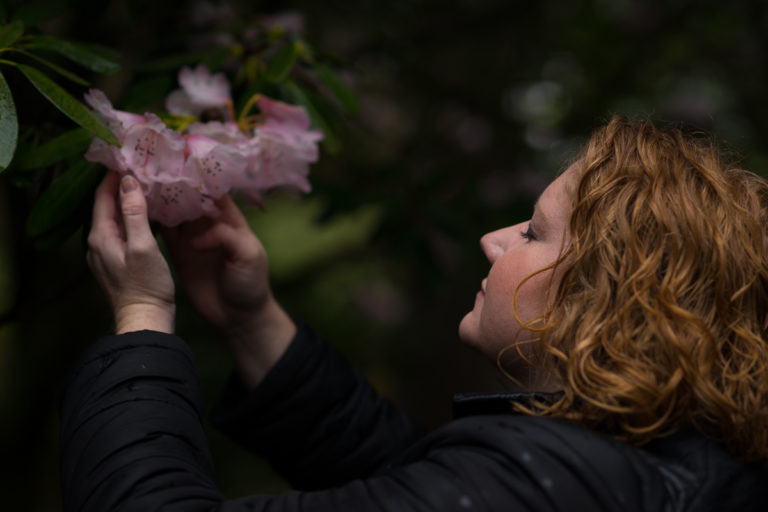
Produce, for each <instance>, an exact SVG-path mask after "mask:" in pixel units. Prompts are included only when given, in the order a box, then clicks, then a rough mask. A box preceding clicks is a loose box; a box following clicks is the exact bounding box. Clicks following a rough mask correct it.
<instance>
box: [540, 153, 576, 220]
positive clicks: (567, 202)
mask: <svg viewBox="0 0 768 512" xmlns="http://www.w3.org/2000/svg"><path fill="white" fill-rule="evenodd" d="M578 178H579V173H578V168H577V167H576V164H573V165H571V166H570V167H569V168H568V169H566V170H565V172H564V173H562V174H561V175H560V176H558V177H557V178H556V179H555V180H554V181H553V182H552V183H550V184H549V186H548V187H547V188H546V189H545V190H544V192H542V194H541V197H539V200H538V202H537V207H538V209H539V210H541V212H542V213H543V214H544V215H546V216H547V218H548V219H549V220H550V221H556V222H560V223H565V222H566V221H567V220H568V217H569V216H570V212H571V201H572V198H573V190H574V188H575V187H576V182H577V180H578Z"/></svg>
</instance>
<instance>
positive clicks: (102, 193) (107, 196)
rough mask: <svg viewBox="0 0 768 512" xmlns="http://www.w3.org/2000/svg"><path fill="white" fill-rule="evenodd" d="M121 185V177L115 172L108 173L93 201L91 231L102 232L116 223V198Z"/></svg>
mask: <svg viewBox="0 0 768 512" xmlns="http://www.w3.org/2000/svg"><path fill="white" fill-rule="evenodd" d="M118 183H120V175H119V174H118V173H116V172H114V171H108V172H107V174H106V175H105V176H104V179H103V180H101V184H100V185H99V187H98V188H97V189H96V193H95V195H94V201H93V220H92V224H91V230H93V231H101V230H103V229H104V228H105V226H111V224H113V223H114V222H115V213H116V211H117V208H116V206H115V196H116V195H117V186H118Z"/></svg>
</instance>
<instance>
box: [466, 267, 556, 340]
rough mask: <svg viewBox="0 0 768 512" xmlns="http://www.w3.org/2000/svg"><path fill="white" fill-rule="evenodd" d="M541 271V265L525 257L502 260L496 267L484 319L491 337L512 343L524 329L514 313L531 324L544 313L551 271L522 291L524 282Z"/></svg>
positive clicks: (491, 276)
mask: <svg viewBox="0 0 768 512" xmlns="http://www.w3.org/2000/svg"><path fill="white" fill-rule="evenodd" d="M539 268H541V265H540V263H539V262H534V261H528V260H527V259H526V258H521V257H517V258H514V259H513V258H509V259H508V260H506V261H504V258H502V259H501V260H499V262H498V264H497V265H494V267H493V268H492V269H491V272H490V273H489V276H488V288H487V292H488V293H487V295H486V297H485V307H484V308H483V312H482V319H481V322H482V324H483V326H484V328H485V330H486V331H487V332H488V334H491V335H493V337H495V338H497V339H499V340H505V342H509V340H511V339H514V337H515V335H516V334H517V331H518V330H519V328H520V326H519V324H518V322H517V320H516V319H515V315H514V311H516V312H517V315H518V317H519V318H520V320H522V321H523V322H527V321H530V320H532V319H534V318H536V317H537V316H539V315H540V314H541V313H542V312H543V310H544V306H545V303H546V290H547V285H548V284H549V280H550V276H551V272H550V271H547V272H542V273H540V274H537V275H535V276H534V277H531V278H530V279H527V280H526V281H525V283H524V284H523V285H522V286H520V288H519V290H518V286H519V285H520V283H522V282H523V280H524V279H525V278H526V277H528V276H529V275H531V274H532V273H534V272H535V271H536V270H538V269H539ZM516 290H517V295H516V296H515V291H516ZM515 298H516V302H515V307H514V309H513V300H515Z"/></svg>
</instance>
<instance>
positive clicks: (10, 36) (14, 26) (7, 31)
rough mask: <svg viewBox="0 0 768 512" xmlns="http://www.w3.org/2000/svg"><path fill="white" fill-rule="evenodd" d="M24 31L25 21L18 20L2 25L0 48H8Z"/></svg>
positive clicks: (0, 29)
mask: <svg viewBox="0 0 768 512" xmlns="http://www.w3.org/2000/svg"><path fill="white" fill-rule="evenodd" d="M23 33H24V23H23V22H22V21H21V20H16V21H14V22H13V23H9V24H7V25H3V26H2V27H0V48H7V47H9V46H11V45H12V44H13V43H15V42H16V40H17V39H18V38H20V37H21V34H23Z"/></svg>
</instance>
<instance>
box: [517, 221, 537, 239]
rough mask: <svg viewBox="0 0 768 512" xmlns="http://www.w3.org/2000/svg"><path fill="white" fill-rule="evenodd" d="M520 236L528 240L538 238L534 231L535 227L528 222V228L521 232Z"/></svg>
mask: <svg viewBox="0 0 768 512" xmlns="http://www.w3.org/2000/svg"><path fill="white" fill-rule="evenodd" d="M520 236H521V237H523V238H525V239H526V240H527V241H531V240H536V234H535V233H534V232H533V228H532V227H531V225H530V224H528V229H527V230H525V231H521V232H520Z"/></svg>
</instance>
